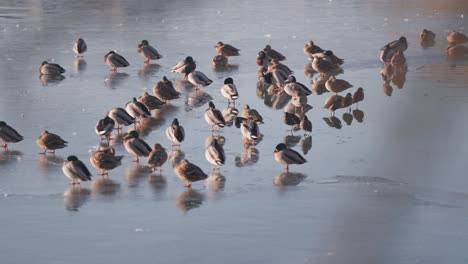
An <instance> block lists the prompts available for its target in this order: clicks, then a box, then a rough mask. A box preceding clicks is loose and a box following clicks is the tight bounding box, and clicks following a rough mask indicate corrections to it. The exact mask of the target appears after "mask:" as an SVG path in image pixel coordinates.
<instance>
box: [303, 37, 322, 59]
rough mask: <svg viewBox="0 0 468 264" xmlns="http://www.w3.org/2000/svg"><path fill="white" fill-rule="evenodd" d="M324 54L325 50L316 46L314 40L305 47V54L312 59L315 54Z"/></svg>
mask: <svg viewBox="0 0 468 264" xmlns="http://www.w3.org/2000/svg"><path fill="white" fill-rule="evenodd" d="M321 52H323V49H322V48H320V47H319V46H317V45H315V44H314V42H313V41H312V40H310V41H308V42H307V43H306V44H305V45H304V53H305V54H306V55H307V56H309V57H310V58H312V55H313V54H314V53H321Z"/></svg>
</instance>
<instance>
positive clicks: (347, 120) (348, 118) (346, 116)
mask: <svg viewBox="0 0 468 264" xmlns="http://www.w3.org/2000/svg"><path fill="white" fill-rule="evenodd" d="M343 121H345V123H346V125H348V126H350V125H351V123H352V122H353V115H352V114H351V113H350V112H345V113H343Z"/></svg>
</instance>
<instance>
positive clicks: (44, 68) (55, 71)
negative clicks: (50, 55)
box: [39, 61, 66, 76]
mask: <svg viewBox="0 0 468 264" xmlns="http://www.w3.org/2000/svg"><path fill="white" fill-rule="evenodd" d="M65 72H66V71H65V69H64V68H62V66H60V65H58V64H57V63H51V62H47V61H43V62H42V63H41V66H40V67H39V73H40V74H41V75H51V76H61V75H62V73H65Z"/></svg>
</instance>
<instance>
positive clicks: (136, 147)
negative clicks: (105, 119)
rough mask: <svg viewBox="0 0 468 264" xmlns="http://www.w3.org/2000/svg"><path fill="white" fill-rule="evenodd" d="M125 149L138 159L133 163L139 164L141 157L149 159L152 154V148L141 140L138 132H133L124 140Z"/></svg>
mask: <svg viewBox="0 0 468 264" xmlns="http://www.w3.org/2000/svg"><path fill="white" fill-rule="evenodd" d="M123 143H124V147H125V149H126V150H127V151H128V153H130V154H132V155H135V156H136V159H134V160H133V162H137V163H138V162H139V161H140V156H142V157H148V156H149V154H150V153H151V147H150V146H149V145H148V144H147V143H146V142H145V141H144V140H143V139H141V138H139V135H138V132H136V131H135V130H132V131H130V132H129V133H128V135H126V136H125V137H124V139H123Z"/></svg>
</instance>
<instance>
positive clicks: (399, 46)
mask: <svg viewBox="0 0 468 264" xmlns="http://www.w3.org/2000/svg"><path fill="white" fill-rule="evenodd" d="M407 48H408V42H407V41H406V38H405V37H400V38H399V39H397V40H395V41H392V42H390V43H388V44H387V45H385V46H384V47H383V48H382V49H381V52H380V60H381V61H382V62H390V60H391V58H392V57H393V55H394V54H395V53H396V52H397V51H398V50H401V51H405V50H406V49H407Z"/></svg>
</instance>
